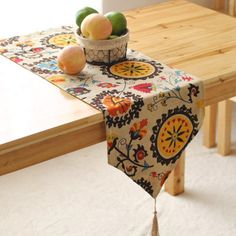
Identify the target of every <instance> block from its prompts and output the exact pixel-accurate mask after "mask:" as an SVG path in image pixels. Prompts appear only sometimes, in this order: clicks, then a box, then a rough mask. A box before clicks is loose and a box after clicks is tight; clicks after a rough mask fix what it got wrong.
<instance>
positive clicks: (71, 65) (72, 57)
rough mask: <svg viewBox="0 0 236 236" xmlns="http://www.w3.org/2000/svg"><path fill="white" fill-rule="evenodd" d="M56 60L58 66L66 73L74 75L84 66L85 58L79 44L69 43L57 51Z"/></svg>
mask: <svg viewBox="0 0 236 236" xmlns="http://www.w3.org/2000/svg"><path fill="white" fill-rule="evenodd" d="M57 62H58V66H59V68H60V69H61V70H62V71H64V72H65V73H66V74H69V75H75V74H78V73H79V72H80V71H82V70H83V68H84V67H85V65H86V58H85V55H84V51H83V49H82V48H81V47H80V46H79V45H70V46H66V47H64V48H63V49H62V50H61V51H60V52H59V54H58V57H57Z"/></svg>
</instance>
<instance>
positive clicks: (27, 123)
mask: <svg viewBox="0 0 236 236" xmlns="http://www.w3.org/2000/svg"><path fill="white" fill-rule="evenodd" d="M125 14H126V16H127V19H128V25H129V29H130V33H131V39H130V43H129V47H130V48H133V49H136V50H139V51H142V52H143V53H145V54H147V55H148V56H150V57H153V58H155V59H157V60H159V61H161V62H164V63H166V64H169V65H172V66H174V67H177V68H179V69H183V70H185V71H187V72H189V73H191V74H193V75H196V76H198V77H199V78H200V79H201V80H202V81H203V83H204V90H205V105H206V106H207V105H211V104H214V103H216V102H218V101H221V100H224V99H227V98H230V97H233V96H235V95H236V19H233V18H232V17H230V16H227V15H223V14H220V13H217V12H215V11H212V10H210V9H206V8H203V7H201V6H198V5H195V4H193V3H189V2H186V1H182V0H178V1H170V2H166V3H162V4H156V5H152V6H149V7H145V8H140V9H135V10H131V11H127V12H126V13H125ZM0 82H1V93H0V101H1V115H0V124H1V125H0V174H1V175H2V174H6V173H9V172H12V171H14V170H17V169H20V168H23V167H26V166H30V165H33V164H36V163H39V162H41V161H45V160H48V159H50V158H53V157H56V156H59V155H62V154H65V153H68V152H71V151H74V150H77V149H80V148H83V147H86V146H89V145H92V144H95V143H98V142H101V141H103V140H105V126H104V121H103V116H102V113H101V112H100V111H97V110H96V109H94V108H92V107H90V106H89V105H87V104H85V103H83V102H82V101H80V100H78V99H76V98H74V97H72V96H70V95H68V94H66V93H64V92H63V91H61V90H60V89H58V88H57V87H55V86H53V85H51V84H49V83H48V82H47V81H45V80H43V79H42V78H39V77H38V76H36V75H34V74H32V73H31V72H30V71H27V70H25V69H22V68H21V67H20V66H19V65H16V64H14V63H13V62H11V61H9V60H7V59H5V58H3V57H0ZM182 167H183V166H182ZM177 174H178V176H179V175H180V173H177ZM176 181H177V182H178V181H179V179H177V180H176Z"/></svg>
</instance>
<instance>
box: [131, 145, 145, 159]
mask: <svg viewBox="0 0 236 236" xmlns="http://www.w3.org/2000/svg"><path fill="white" fill-rule="evenodd" d="M147 155H148V154H147V151H146V150H145V149H144V146H143V145H139V144H138V147H137V149H134V158H135V160H136V161H137V162H138V161H142V160H143V159H144V158H145V157H146V156H147Z"/></svg>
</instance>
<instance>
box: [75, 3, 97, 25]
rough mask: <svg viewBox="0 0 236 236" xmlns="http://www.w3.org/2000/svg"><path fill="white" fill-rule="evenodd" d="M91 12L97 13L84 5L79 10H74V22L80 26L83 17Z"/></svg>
mask: <svg viewBox="0 0 236 236" xmlns="http://www.w3.org/2000/svg"><path fill="white" fill-rule="evenodd" d="M92 13H98V11H97V10H95V9H93V8H91V7H84V8H82V9H80V10H79V11H77V12H76V14H75V22H76V24H77V25H78V26H79V27H80V26H81V23H82V21H83V20H84V18H85V17H86V16H88V15H90V14H92Z"/></svg>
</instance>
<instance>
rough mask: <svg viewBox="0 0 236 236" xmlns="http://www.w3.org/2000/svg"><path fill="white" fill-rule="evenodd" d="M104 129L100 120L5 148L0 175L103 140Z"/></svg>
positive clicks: (0, 164) (0, 157)
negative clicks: (52, 135)
mask: <svg viewBox="0 0 236 236" xmlns="http://www.w3.org/2000/svg"><path fill="white" fill-rule="evenodd" d="M104 129H105V127H104V122H102V123H98V124H94V125H90V126H89V127H84V128H78V129H77V130H75V129H72V130H68V132H67V133H61V134H58V135H56V137H49V138H47V139H43V140H41V141H40V140H38V141H37V142H32V143H29V144H28V145H27V146H22V147H19V148H16V149H12V150H7V151H5V152H4V153H1V154H0V175H3V174H7V173H10V172H12V171H15V170H19V169H22V168H25V167H27V166H31V165H34V164H37V163H40V162H42V161H46V160H49V159H51V158H54V157H56V156H60V155H63V154H66V153H68V152H72V151H75V150H78V149H80V148H84V147H87V146H90V145H92V144H96V143H98V142H101V141H103V140H105V132H104ZM61 147H63V148H61Z"/></svg>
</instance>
